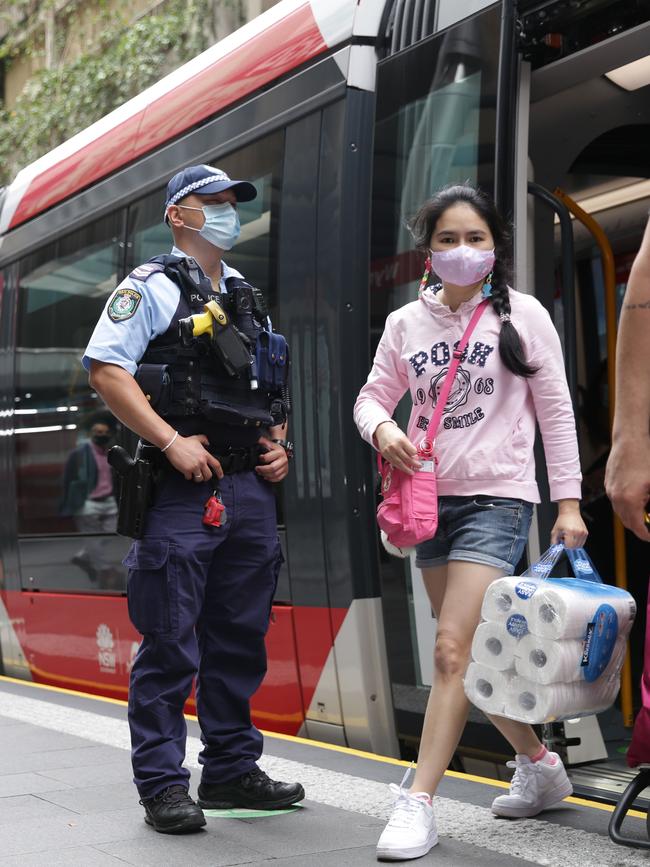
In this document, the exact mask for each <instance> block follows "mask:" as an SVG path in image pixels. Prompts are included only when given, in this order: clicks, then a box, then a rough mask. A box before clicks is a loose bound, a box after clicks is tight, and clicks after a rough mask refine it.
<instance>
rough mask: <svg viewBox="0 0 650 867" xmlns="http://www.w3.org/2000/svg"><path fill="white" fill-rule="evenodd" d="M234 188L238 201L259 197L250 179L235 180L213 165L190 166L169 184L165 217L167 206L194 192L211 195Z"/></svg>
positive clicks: (195, 193) (178, 173)
mask: <svg viewBox="0 0 650 867" xmlns="http://www.w3.org/2000/svg"><path fill="white" fill-rule="evenodd" d="M224 190H232V191H233V192H234V194H235V196H236V197H237V201H238V202H250V201H251V200H252V199H254V198H256V197H257V190H256V189H255V187H254V186H253V184H251V183H249V182H248V181H233V180H232V178H229V177H228V175H227V174H226V173H225V172H224V171H222V170H221V169H215V168H214V167H213V166H189V168H186V169H183V170H182V171H180V172H177V173H176V174H175V175H174V177H173V178H172V179H171V180H170V182H169V183H168V184H167V196H166V199H165V219H166V215H167V208H169V207H170V205H175V204H176V203H177V202H180V201H181V199H184V198H185V196H189V195H191V194H192V193H193V194H194V195H197V196H210V195H214V193H222V192H223V191H224Z"/></svg>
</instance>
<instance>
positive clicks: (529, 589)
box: [515, 581, 539, 599]
mask: <svg viewBox="0 0 650 867" xmlns="http://www.w3.org/2000/svg"><path fill="white" fill-rule="evenodd" d="M538 586H539V585H538V584H536V583H535V582H534V581H520V582H519V584H516V585H515V593H516V594H517V596H518V597H519V598H520V599H530V598H531V596H532V595H533V594H534V592H535V591H536V590H537V588H538Z"/></svg>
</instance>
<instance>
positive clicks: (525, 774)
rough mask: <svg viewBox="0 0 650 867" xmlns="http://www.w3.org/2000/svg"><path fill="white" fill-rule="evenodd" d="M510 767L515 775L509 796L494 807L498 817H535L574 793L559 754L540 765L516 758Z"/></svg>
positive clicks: (543, 760) (546, 756) (549, 754)
mask: <svg viewBox="0 0 650 867" xmlns="http://www.w3.org/2000/svg"><path fill="white" fill-rule="evenodd" d="M508 767H509V768H514V769H515V773H514V775H513V777H512V780H511V782H510V794H509V795H501V796H500V797H498V798H496V799H495V801H494V802H493V804H492V812H493V813H494V814H495V815H497V816H510V817H512V818H522V817H529V816H536V815H537V814H538V813H541V811H542V810H547V809H548V808H549V807H552V806H553V805H554V804H558V803H559V802H560V801H562V800H563V799H564V798H568V797H569V795H570V794H571V793H572V792H573V786H572V785H571V781H570V780H569V778H568V776H567V772H566V771H565V770H564V765H563V764H562V760H561V759H560V757H559V756H558V755H557V753H547V754H546V755H545V756H544V758H543V759H541V760H540V761H539V762H531V760H530V759H529V758H528V756H515V761H514V762H508Z"/></svg>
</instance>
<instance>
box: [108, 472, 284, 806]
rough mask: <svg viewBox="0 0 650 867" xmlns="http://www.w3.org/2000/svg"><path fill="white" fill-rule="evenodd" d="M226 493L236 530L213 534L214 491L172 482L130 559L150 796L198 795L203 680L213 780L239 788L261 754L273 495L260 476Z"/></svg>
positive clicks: (143, 777) (140, 751)
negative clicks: (190, 709) (258, 723)
mask: <svg viewBox="0 0 650 867" xmlns="http://www.w3.org/2000/svg"><path fill="white" fill-rule="evenodd" d="M219 488H220V492H221V497H222V499H223V502H224V505H225V506H226V509H227V523H226V524H225V525H224V526H223V527H207V526H205V525H204V524H203V523H202V521H201V519H202V517H203V507H204V504H205V502H206V500H207V499H208V497H209V496H210V494H211V493H212V489H213V485H212V484H211V483H202V484H196V483H195V482H190V481H186V480H185V479H184V478H183V476H182V475H181V474H180V473H178V472H176V471H175V470H171V469H170V471H168V472H165V473H164V475H163V477H162V479H161V480H160V483H159V485H158V487H157V492H156V496H155V501H154V504H153V506H152V508H151V509H150V510H149V513H148V515H147V523H146V528H145V534H144V537H143V538H142V539H140V540H138V541H136V542H134V543H133V545H132V547H131V550H130V551H129V553H128V555H127V557H126V559H125V560H124V564H125V565H126V566H127V567H128V569H129V579H128V603H129V616H130V618H131V621H132V622H133V625H134V626H135V628H136V629H137V630H138V632H140V633H141V634H142V636H143V639H142V643H141V645H140V649H139V650H138V653H137V655H136V657H135V660H134V663H133V668H132V670H131V682H130V690H129V725H130V729H131V747H132V750H131V756H132V762H133V773H134V782H135V784H136V786H137V787H138V791H139V792H140V796H141V797H143V798H150V797H153V796H154V795H156V794H158V793H159V792H160V791H162V790H163V789H165V788H166V787H167V786H170V785H174V784H181V785H184V786H187V785H188V780H189V771H187V770H186V769H185V768H184V767H183V760H184V758H185V739H186V734H187V729H186V725H185V719H184V717H183V706H184V704H185V701H186V700H187V698H188V696H189V694H190V691H191V688H192V681H193V679H194V677H195V675H196V677H197V688H196V702H197V710H198V717H199V723H200V726H201V740H202V741H203V744H204V748H203V750H202V751H201V754H200V756H199V762H200V763H201V764H202V766H203V772H202V779H203V781H204V782H205V783H222V782H227V781H228V780H232V779H235V778H236V777H239V776H241V775H242V774H244V773H246V772H247V771H250V770H252V768H253V767H255V762H256V760H257V759H258V758H259V756H260V755H261V752H262V735H261V734H260V732H259V731H258V730H257V729H256V728H255V726H254V725H253V724H252V722H251V718H250V706H249V702H250V698H251V696H252V695H253V693H254V692H255V690H256V689H257V688H258V686H259V685H260V683H261V682H262V678H263V677H264V674H265V673H266V649H265V645H264V637H265V635H266V631H267V628H268V623H269V616H270V611H271V604H272V601H273V595H274V593H275V588H276V584H277V579H278V573H279V571H280V566H281V564H282V552H281V550H280V543H279V539H278V533H277V521H276V509H275V496H274V494H273V488H272V485H271V484H269V483H268V482H265V481H264V480H263V479H262V478H260V477H259V476H258V475H257V474H256V473H255V472H252V471H249V472H243V473H236V474H233V475H229V476H226V477H225V478H224V479H222V481H221V482H220V483H219Z"/></svg>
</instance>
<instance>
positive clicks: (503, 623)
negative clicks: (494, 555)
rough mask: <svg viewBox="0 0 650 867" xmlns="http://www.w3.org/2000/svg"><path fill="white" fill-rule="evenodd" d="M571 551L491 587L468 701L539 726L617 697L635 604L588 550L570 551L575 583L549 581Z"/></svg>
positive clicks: (594, 709)
mask: <svg viewBox="0 0 650 867" xmlns="http://www.w3.org/2000/svg"><path fill="white" fill-rule="evenodd" d="M564 550H565V549H564V547H563V546H562V545H556V546H554V547H553V548H551V549H549V551H547V552H546V554H545V555H544V557H543V558H542V559H541V560H540V561H539V562H538V563H536V564H534V565H533V566H532V567H531V568H530V569H529V570H528V571H527V572H526V573H525V574H524V575H523V576H513V577H506V578H499V579H497V580H496V581H494V582H493V583H492V584H491V585H490V586H489V587H488V589H487V592H486V594H485V598H484V600H483V607H482V612H481V614H482V618H483V621H482V622H481V623H480V624H479V626H478V628H477V630H476V633H475V635H474V640H473V643H472V662H471V664H470V666H469V668H468V670H467V673H466V675H465V693H466V695H467V697H468V698H469V700H470V701H471V702H472V703H473V704H475V705H476V706H477V707H479V708H480V709H481V710H483V711H485V712H486V713H492V714H497V715H499V716H505V717H508V718H510V719H515V720H519V721H521V722H527V723H531V724H538V723H546V722H553V721H557V720H562V719H571V718H574V717H579V716H587V715H589V714H594V713H599V712H600V711H603V710H606V709H607V708H608V707H610V705H611V704H612V703H613V702H614V700H615V699H616V696H617V694H618V690H619V685H620V672H621V668H622V667H623V662H624V660H625V653H626V646H627V636H628V635H629V633H630V630H631V629H632V625H633V623H634V618H635V616H636V603H635V601H634V599H633V598H632V596H631V595H630V594H629V593H628V592H627V591H625V590H622V589H620V588H618V587H613V586H611V585H609V584H603V583H602V582H601V580H600V577H599V576H598V573H597V572H596V570H595V568H594V566H593V563H592V562H591V560H590V559H589V557H588V555H587V553H586V552H585V551H584V550H583V549H566V553H567V555H568V556H569V560H570V562H571V565H572V567H573V571H574V574H575V575H576V577H575V578H553V577H550V572H551V570H552V568H553V566H554V565H555V563H556V562H557V560H558V559H559V557H560V556H561V554H562V553H563V551H564Z"/></svg>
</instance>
